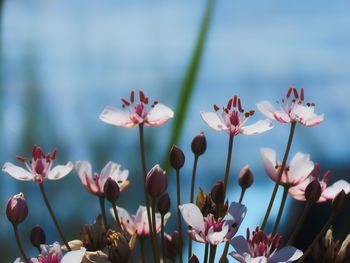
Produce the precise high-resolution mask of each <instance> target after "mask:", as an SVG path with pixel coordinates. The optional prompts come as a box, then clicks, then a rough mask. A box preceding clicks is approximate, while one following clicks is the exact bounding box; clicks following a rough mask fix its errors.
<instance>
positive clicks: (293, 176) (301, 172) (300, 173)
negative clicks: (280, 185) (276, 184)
mask: <svg viewBox="0 0 350 263" xmlns="http://www.w3.org/2000/svg"><path fill="white" fill-rule="evenodd" d="M313 170H314V163H313V162H312V161H311V160H310V155H309V154H304V153H301V152H298V153H296V154H295V155H294V157H293V159H292V161H291V162H290V165H289V172H288V181H289V182H290V183H292V184H293V185H296V184H299V183H300V182H302V181H304V180H305V179H306V178H307V177H308V176H309V175H310V173H311V172H312V171H313Z"/></svg>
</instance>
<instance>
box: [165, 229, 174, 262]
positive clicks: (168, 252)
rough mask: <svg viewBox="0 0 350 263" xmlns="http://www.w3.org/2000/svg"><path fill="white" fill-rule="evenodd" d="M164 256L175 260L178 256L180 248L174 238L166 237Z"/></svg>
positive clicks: (166, 235)
mask: <svg viewBox="0 0 350 263" xmlns="http://www.w3.org/2000/svg"><path fill="white" fill-rule="evenodd" d="M163 240H164V251H163V253H164V255H165V257H166V258H169V259H175V258H176V256H177V254H178V247H177V245H176V243H175V242H174V239H173V236H170V235H168V234H165V235H164V239H163Z"/></svg>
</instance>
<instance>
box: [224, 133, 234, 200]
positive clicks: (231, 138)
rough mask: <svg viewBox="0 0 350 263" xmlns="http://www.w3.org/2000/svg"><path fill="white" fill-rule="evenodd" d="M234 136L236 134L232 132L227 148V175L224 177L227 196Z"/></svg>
mask: <svg viewBox="0 0 350 263" xmlns="http://www.w3.org/2000/svg"><path fill="white" fill-rule="evenodd" d="M233 138H234V136H233V135H231V134H230V138H229V142H228V149H227V159H226V169H225V177H224V191H225V192H224V193H225V196H226V188H227V182H228V177H229V174H230V166H231V157H232V146H233Z"/></svg>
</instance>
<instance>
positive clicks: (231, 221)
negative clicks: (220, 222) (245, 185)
mask: <svg viewBox="0 0 350 263" xmlns="http://www.w3.org/2000/svg"><path fill="white" fill-rule="evenodd" d="M246 214H247V207H246V206H245V205H242V204H240V203H236V202H232V203H231V205H230V207H229V209H228V211H227V214H226V216H225V218H224V220H225V222H226V223H227V225H229V226H234V227H230V228H229V231H228V233H227V235H226V238H227V239H229V240H231V238H232V237H233V236H234V235H235V234H236V233H237V231H238V229H239V227H240V225H241V223H242V221H243V219H244V218H245V216H246Z"/></svg>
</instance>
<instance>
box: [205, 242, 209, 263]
mask: <svg viewBox="0 0 350 263" xmlns="http://www.w3.org/2000/svg"><path fill="white" fill-rule="evenodd" d="M208 254H209V243H205V247H204V263H208Z"/></svg>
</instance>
